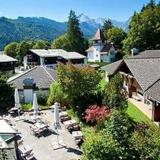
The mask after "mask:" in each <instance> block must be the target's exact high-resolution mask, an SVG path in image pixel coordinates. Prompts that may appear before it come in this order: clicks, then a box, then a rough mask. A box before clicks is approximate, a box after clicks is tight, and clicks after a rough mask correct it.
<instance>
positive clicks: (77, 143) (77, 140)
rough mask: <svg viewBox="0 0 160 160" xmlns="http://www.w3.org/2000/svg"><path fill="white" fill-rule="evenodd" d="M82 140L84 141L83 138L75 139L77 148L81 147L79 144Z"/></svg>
mask: <svg viewBox="0 0 160 160" xmlns="http://www.w3.org/2000/svg"><path fill="white" fill-rule="evenodd" d="M83 142H84V140H83V138H81V139H75V143H76V145H77V146H78V147H79V148H80V147H81V145H82V143H83Z"/></svg>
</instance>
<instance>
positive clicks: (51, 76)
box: [42, 66, 55, 81]
mask: <svg viewBox="0 0 160 160" xmlns="http://www.w3.org/2000/svg"><path fill="white" fill-rule="evenodd" d="M42 68H43V69H44V70H45V71H46V73H47V74H48V75H49V77H50V78H51V79H52V80H53V81H55V79H54V78H53V77H52V75H51V74H50V73H49V72H48V71H47V69H46V67H44V66H42Z"/></svg>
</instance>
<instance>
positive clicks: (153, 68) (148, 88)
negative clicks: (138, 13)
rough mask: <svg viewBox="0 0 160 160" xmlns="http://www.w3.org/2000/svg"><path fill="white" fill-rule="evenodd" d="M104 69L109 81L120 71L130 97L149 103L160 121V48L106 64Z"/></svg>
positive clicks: (152, 112) (153, 115)
mask: <svg viewBox="0 0 160 160" xmlns="http://www.w3.org/2000/svg"><path fill="white" fill-rule="evenodd" d="M102 70H104V71H105V79H106V80H107V81H109V80H110V79H111V78H112V76H113V75H115V74H116V73H118V72H119V73H120V74H121V75H122V77H123V80H124V83H123V88H124V89H125V91H126V92H127V93H128V97H132V98H134V99H135V100H137V101H141V102H143V103H144V104H147V106H148V107H149V110H150V112H151V114H152V115H151V118H152V120H154V121H156V122H160V50H146V51H144V52H141V53H140V54H139V55H136V56H132V57H129V58H127V59H124V60H119V61H117V62H114V63H112V64H109V65H106V66H104V67H102Z"/></svg>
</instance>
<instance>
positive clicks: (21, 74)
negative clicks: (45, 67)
mask: <svg viewBox="0 0 160 160" xmlns="http://www.w3.org/2000/svg"><path fill="white" fill-rule="evenodd" d="M37 67H38V66H35V67H33V68H31V69H29V70H27V71H25V72H23V73H20V74H18V75H15V76H13V77H10V78H9V79H8V80H7V82H12V81H13V80H15V79H17V78H19V77H21V76H23V75H25V74H27V73H28V72H30V71H32V70H34V69H36V68H37ZM10 79H11V80H10Z"/></svg>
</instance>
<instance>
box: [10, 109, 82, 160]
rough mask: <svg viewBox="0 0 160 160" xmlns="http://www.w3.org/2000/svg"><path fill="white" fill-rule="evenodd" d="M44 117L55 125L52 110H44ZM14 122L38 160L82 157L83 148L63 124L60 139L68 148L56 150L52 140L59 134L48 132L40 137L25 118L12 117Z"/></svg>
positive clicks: (69, 159)
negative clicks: (78, 145)
mask: <svg viewBox="0 0 160 160" xmlns="http://www.w3.org/2000/svg"><path fill="white" fill-rule="evenodd" d="M42 117H43V119H45V121H47V122H48V124H49V125H50V126H52V125H53V113H52V112H51V110H48V111H44V114H43V115H42ZM11 121H12V123H14V124H15V125H16V129H18V132H20V133H21V134H20V136H21V137H22V139H23V140H24V142H23V144H24V145H29V146H30V147H31V148H32V149H33V153H34V156H35V158H36V159H37V160H78V159H80V157H81V153H82V152H81V150H80V149H79V148H78V147H77V146H76V144H75V141H74V139H73V137H72V135H71V134H70V133H69V132H68V130H67V129H65V127H64V126H63V124H62V125H61V127H62V128H61V129H59V134H60V135H59V139H62V140H63V142H64V143H65V144H66V145H67V147H66V148H61V149H57V150H54V149H53V147H52V145H51V144H52V142H54V141H57V135H56V134H54V133H48V134H45V135H43V136H42V137H40V138H37V137H35V136H34V135H33V134H32V133H31V131H30V128H29V126H30V125H31V124H29V123H26V122H24V121H23V120H20V121H16V120H15V119H13V118H12V119H11Z"/></svg>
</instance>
